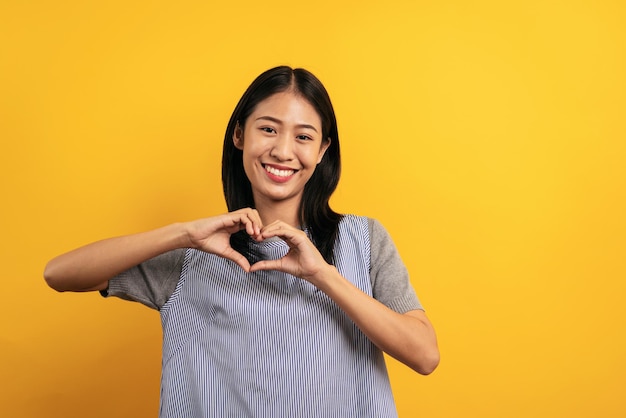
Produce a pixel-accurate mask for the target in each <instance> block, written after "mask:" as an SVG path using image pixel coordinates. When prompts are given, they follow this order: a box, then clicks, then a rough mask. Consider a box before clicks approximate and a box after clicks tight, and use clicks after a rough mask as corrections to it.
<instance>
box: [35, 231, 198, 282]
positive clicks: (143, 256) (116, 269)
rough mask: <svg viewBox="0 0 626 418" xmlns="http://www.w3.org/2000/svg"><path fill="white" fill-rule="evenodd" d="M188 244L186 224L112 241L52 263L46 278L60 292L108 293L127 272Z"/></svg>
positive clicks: (81, 248)
mask: <svg viewBox="0 0 626 418" xmlns="http://www.w3.org/2000/svg"><path fill="white" fill-rule="evenodd" d="M187 243H188V239H187V236H186V232H185V229H184V225H183V224H172V225H168V226H165V227H162V228H158V229H155V230H152V231H148V232H142V233H139V234H134V235H127V236H122V237H116V238H109V239H105V240H102V241H98V242H94V243H92V244H88V245H86V246H84V247H80V248H77V249H75V250H73V251H70V252H68V253H65V254H62V255H60V256H58V257H56V258H54V259H52V260H50V261H49V262H48V264H47V265H46V268H45V271H44V278H45V279H46V282H47V283H48V285H49V286H50V287H52V288H53V289H55V290H58V291H85V290H98V289H104V288H105V287H106V285H107V283H108V281H109V280H110V279H111V278H113V277H115V276H116V275H118V274H120V273H122V272H123V271H126V270H128V269H129V268H131V267H133V266H136V265H137V264H139V263H141V262H143V261H146V260H148V259H150V258H152V257H155V256H157V255H159V254H162V253H164V252H167V251H170V250H173V249H176V248H182V247H184V246H185V245H186V244H187Z"/></svg>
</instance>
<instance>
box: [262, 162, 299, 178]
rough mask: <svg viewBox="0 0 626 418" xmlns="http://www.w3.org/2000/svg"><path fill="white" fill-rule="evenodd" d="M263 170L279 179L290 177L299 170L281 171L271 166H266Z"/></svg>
mask: <svg viewBox="0 0 626 418" xmlns="http://www.w3.org/2000/svg"><path fill="white" fill-rule="evenodd" d="M263 168H264V169H265V171H267V172H268V173H270V174H272V175H274V176H277V177H289V176H292V175H293V174H294V173H295V172H296V171H297V170H279V169H277V168H274V167H271V166H269V165H267V164H266V165H264V166H263Z"/></svg>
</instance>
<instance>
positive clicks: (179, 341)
mask: <svg viewBox="0 0 626 418" xmlns="http://www.w3.org/2000/svg"><path fill="white" fill-rule="evenodd" d="M339 173H340V158H339V136H338V133H337V122H336V120H335V115H334V111H333V108H332V105H331V102H330V98H329V97H328V94H327V92H326V90H325V88H324V87H323V85H322V84H321V83H320V81H319V80H318V79H317V78H316V77H315V76H313V75H312V74H311V73H310V72H308V71H306V70H303V69H291V68H289V67H277V68H273V69H270V70H268V71H266V72H264V73H263V74H261V75H260V76H259V77H258V78H257V79H256V80H255V81H254V82H253V83H252V84H251V85H250V87H249V88H248V89H247V91H246V92H245V93H244V95H243V97H242V98H241V100H240V101H239V103H238V104H237V107H236V108H235V111H234V112H233V115H232V117H231V119H230V121H229V124H228V127H227V129H226V135H225V137H224V149H223V159H222V180H223V186H224V194H225V197H226V202H227V205H228V209H229V213H227V214H223V215H220V216H215V217H211V218H207V219H200V220H196V221H192V222H186V223H178V224H173V225H168V226H165V227H162V228H159V229H156V230H153V231H149V232H145V233H140V234H135V235H129V236H124V237H117V238H111V239H107V240H104V241H99V242H96V243H93V244H89V245H87V246H85V247H82V248H79V249H76V250H74V251H71V252H69V253H67V254H63V255H61V256H59V257H57V258H55V259H53V260H51V261H50V262H49V263H48V265H47V266H46V270H45V273H44V276H45V279H46V281H47V282H48V284H49V285H50V286H51V287H52V288H54V289H56V290H58V291H88V290H99V291H101V292H102V294H103V295H105V296H117V297H121V298H124V299H129V300H133V301H138V302H141V303H143V304H145V305H147V306H149V307H152V308H155V309H158V310H159V311H160V314H161V320H162V325H163V364H162V367H163V371H162V382H161V409H160V416H161V417H218V416H228V417H231V416H232V417H247V416H251V417H252V416H253V417H278V416H289V417H311V416H316V417H341V418H346V417H355V418H357V417H358V418H363V417H393V416H396V410H395V406H394V402H393V397H392V393H391V389H390V386H389V379H388V376H387V371H386V368H385V364H384V359H383V355H382V352H381V350H382V351H384V352H386V353H388V354H389V355H391V356H393V357H394V358H396V359H398V360H400V361H401V362H403V363H405V364H406V365H408V366H409V367H411V368H412V369H414V370H416V371H417V372H418V373H421V374H429V373H431V372H432V371H433V370H434V369H435V368H436V367H437V364H438V362H439V351H438V348H437V342H436V338H435V333H434V330H433V327H432V325H431V324H430V322H429V320H428V319H427V317H426V315H425V313H424V311H423V310H422V307H421V305H420V303H419V301H418V299H417V297H416V295H415V292H414V291H413V289H412V287H411V285H410V282H409V279H408V274H407V272H406V268H405V267H404V265H403V263H402V261H401V260H400V258H399V256H398V253H397V251H396V249H395V247H394V245H393V243H392V241H391V239H390V237H389V235H388V234H387V232H386V231H385V230H384V228H383V227H382V226H381V225H380V223H378V222H377V221H375V220H373V219H371V218H366V217H359V216H354V215H340V214H337V213H335V212H334V211H333V210H332V209H331V208H330V206H329V203H328V202H329V199H330V196H331V194H332V193H333V191H334V190H335V188H336V186H337V182H338V181H339Z"/></svg>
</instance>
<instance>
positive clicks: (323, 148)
mask: <svg viewBox="0 0 626 418" xmlns="http://www.w3.org/2000/svg"><path fill="white" fill-rule="evenodd" d="M329 146H330V137H328V138H326V141H322V144H321V145H320V153H319V155H318V157H317V163H318V164H319V163H321V162H322V158H324V154H325V153H326V150H327V149H328V147H329Z"/></svg>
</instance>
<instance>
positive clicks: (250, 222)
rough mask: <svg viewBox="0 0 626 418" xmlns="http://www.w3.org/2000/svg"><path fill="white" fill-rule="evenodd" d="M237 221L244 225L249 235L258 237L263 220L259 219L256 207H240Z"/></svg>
mask: <svg viewBox="0 0 626 418" xmlns="http://www.w3.org/2000/svg"><path fill="white" fill-rule="evenodd" d="M239 221H240V222H241V223H242V224H243V225H244V226H245V228H246V232H247V233H248V235H250V236H251V237H258V236H259V235H260V234H261V228H262V227H263V222H262V221H261V216H260V215H259V212H257V210H256V209H250V208H246V209H242V210H241V218H240V220H239Z"/></svg>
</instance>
